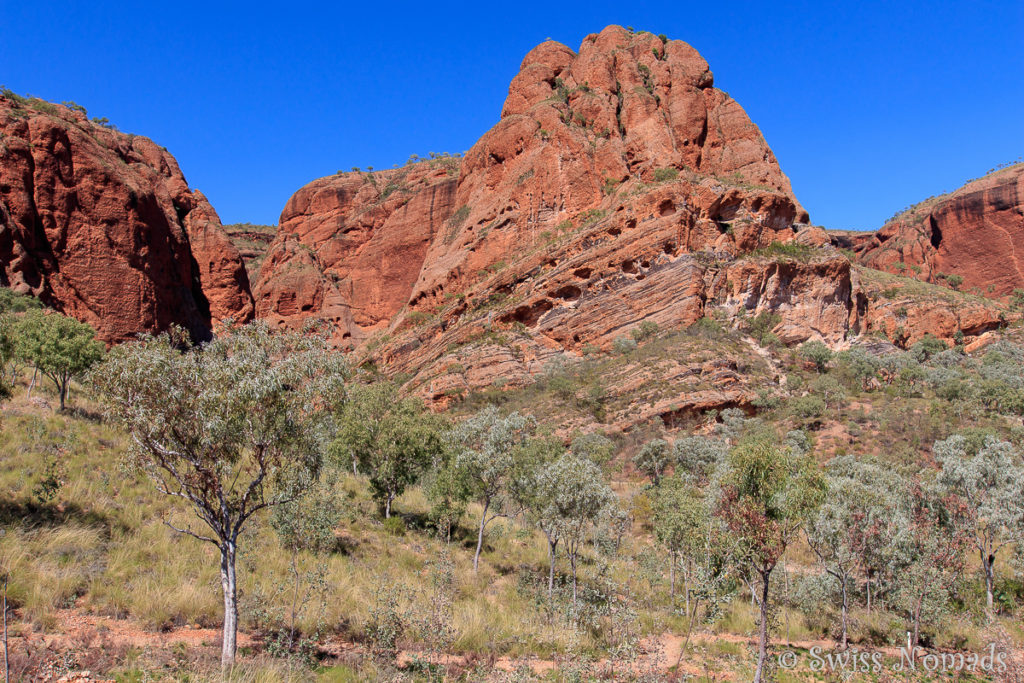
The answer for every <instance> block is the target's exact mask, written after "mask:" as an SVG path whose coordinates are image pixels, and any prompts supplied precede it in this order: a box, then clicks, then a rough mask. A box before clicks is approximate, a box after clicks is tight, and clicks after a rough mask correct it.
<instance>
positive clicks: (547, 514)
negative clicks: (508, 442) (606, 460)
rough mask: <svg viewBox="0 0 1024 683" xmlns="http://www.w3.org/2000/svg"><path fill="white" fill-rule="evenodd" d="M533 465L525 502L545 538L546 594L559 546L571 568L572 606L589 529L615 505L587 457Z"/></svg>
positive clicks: (568, 455)
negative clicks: (583, 547) (547, 579)
mask: <svg viewBox="0 0 1024 683" xmlns="http://www.w3.org/2000/svg"><path fill="white" fill-rule="evenodd" d="M534 462H535V463H536V464H535V466H534V470H533V472H532V474H531V476H530V486H529V489H528V490H527V491H526V492H525V494H526V495H525V498H524V501H525V506H526V508H527V510H528V511H529V514H530V517H531V519H532V520H533V521H534V523H535V524H537V526H538V527H539V528H540V529H541V531H542V532H543V533H544V534H545V536H546V537H547V539H548V548H549V556H548V559H549V563H550V565H549V583H548V591H549V594H550V592H551V590H552V588H553V585H552V582H551V578H552V577H553V576H554V567H555V558H556V550H557V547H558V544H559V543H562V544H564V546H565V549H566V554H567V555H568V556H569V564H570V566H571V568H572V594H573V602H574V603H575V602H576V599H577V567H578V559H579V553H580V550H581V548H582V545H583V543H584V541H585V540H586V536H587V532H588V530H589V528H590V527H591V526H592V525H593V524H594V522H595V521H596V520H597V519H599V518H600V517H601V515H602V514H603V513H604V511H605V510H606V509H608V508H609V507H611V506H612V505H613V504H614V501H615V493H614V492H613V491H612V490H611V488H610V487H609V486H608V484H607V483H605V481H604V475H603V474H602V473H601V469H600V468H599V467H598V466H597V465H596V464H594V462H593V461H591V460H589V459H587V458H583V457H580V456H578V455H575V454H573V453H571V452H569V453H564V454H562V455H561V456H558V457H557V458H553V459H551V458H539V459H537V460H535V461H534Z"/></svg>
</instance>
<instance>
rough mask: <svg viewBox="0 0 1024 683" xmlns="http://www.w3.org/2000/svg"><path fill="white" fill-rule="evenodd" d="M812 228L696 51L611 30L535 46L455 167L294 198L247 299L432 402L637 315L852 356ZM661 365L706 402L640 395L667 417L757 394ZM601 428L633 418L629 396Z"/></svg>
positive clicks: (608, 339)
mask: <svg viewBox="0 0 1024 683" xmlns="http://www.w3.org/2000/svg"><path fill="white" fill-rule="evenodd" d="M807 222H808V217H807V213H806V212H805V211H804V210H803V208H802V207H801V206H800V204H799V203H798V202H797V200H796V198H795V197H794V196H793V192H792V190H791V188H790V184H789V180H788V179H787V178H786V176H785V175H784V174H783V173H782V170H781V169H780V168H779V165H778V163H777V162H776V160H775V157H774V155H773V154H772V152H771V150H770V149H769V148H768V145H767V144H766V143H765V141H764V139H763V137H762V136H761V134H760V132H759V131H758V129H757V127H756V126H755V125H754V124H753V123H752V122H751V121H750V119H749V118H748V117H747V116H746V114H745V113H744V112H743V109H742V108H741V107H740V105H739V104H738V103H737V102H735V101H734V100H732V99H731V98H730V97H729V96H728V95H726V94H725V93H724V92H722V91H720V90H717V89H716V88H714V86H713V78H712V75H711V72H710V70H709V68H708V65H707V63H706V62H705V61H704V60H703V59H702V58H701V57H700V55H698V54H697V52H696V51H694V49H693V48H691V47H690V46H689V45H687V44H686V43H683V42H681V41H662V40H661V39H660V38H657V37H655V36H653V35H651V34H649V33H636V34H634V33H632V32H629V31H627V30H626V29H623V28H620V27H616V26H612V27H609V28H606V29H605V30H603V31H602V32H601V33H599V34H594V35H591V36H588V37H587V38H586V39H585V40H584V41H583V44H582V46H581V47H580V50H579V52H574V51H573V50H571V49H569V48H568V47H566V46H565V45H561V44H559V43H554V42H547V43H543V44H541V45H540V46H538V47H537V48H535V49H534V50H532V51H531V52H530V53H529V54H528V55H527V56H526V58H525V59H524V60H523V63H522V66H521V69H520V72H519V74H518V75H517V76H516V77H515V78H514V79H513V81H512V84H511V86H510V88H509V95H508V98H507V99H506V101H505V104H504V107H503V109H502V115H501V119H500V121H499V122H498V123H497V124H496V125H495V126H494V127H493V128H492V129H491V130H490V131H488V132H487V133H486V134H484V136H483V137H482V138H481V139H480V140H479V141H478V142H477V143H476V144H475V145H474V146H473V147H472V149H470V150H469V152H467V153H466V155H465V157H464V158H462V159H461V160H460V159H454V158H438V159H431V160H427V161H422V162H419V163H412V164H408V165H406V167H404V168H401V169H396V170H391V171H384V172H375V173H344V174H339V175H336V176H333V177H329V178H322V179H320V180H317V181H315V182H313V183H310V184H309V185H307V186H306V187H304V188H302V189H301V190H299V192H298V193H296V194H295V196H294V197H292V199H291V200H290V201H289V202H288V205H287V206H286V207H285V209H284V211H283V213H282V215H281V223H280V229H279V232H278V235H277V237H276V238H275V240H274V242H273V243H272V244H271V246H270V248H269V250H268V251H267V254H266V257H265V260H264V262H263V266H262V269H261V272H260V277H259V279H258V281H257V283H256V285H255V286H254V293H255V298H256V314H257V316H258V317H260V318H265V319H268V320H270V321H271V322H273V323H275V324H278V325H281V326H286V327H291V328H297V327H300V326H301V325H303V324H306V323H307V322H308V321H309V320H310V319H313V318H318V319H320V320H323V321H326V322H327V323H328V324H329V325H330V326H331V327H332V330H333V333H334V338H335V340H336V341H337V342H338V343H339V344H340V345H343V346H348V347H350V348H355V349H356V353H357V356H358V357H359V358H360V359H365V360H368V361H372V362H375V363H380V364H382V365H383V366H384V367H386V368H387V369H388V371H389V372H402V373H407V374H408V376H410V377H412V379H411V380H410V386H411V387H412V388H414V389H416V390H418V391H419V392H420V393H422V394H423V395H425V396H427V397H429V398H430V399H432V400H433V401H434V402H435V404H444V403H445V402H446V401H447V400H448V399H449V398H450V397H451V396H452V395H453V393H455V394H457V393H459V392H465V391H473V390H475V389H479V388H482V387H494V386H503V385H504V386H511V385H517V384H527V383H530V382H532V381H534V380H535V379H536V377H537V376H538V374H539V373H541V372H542V371H543V369H544V368H545V367H546V366H547V365H548V364H550V363H553V362H554V363H558V362H561V361H562V360H564V359H566V358H572V357H579V356H580V355H583V354H587V353H591V352H592V351H593V350H601V349H605V350H607V349H610V348H612V347H613V346H614V345H615V344H616V343H618V340H619V339H620V338H623V337H625V338H627V339H628V338H629V336H630V334H631V333H634V332H636V331H637V330H638V328H639V325H640V323H641V322H644V321H646V322H648V323H651V322H653V323H656V324H657V325H658V327H659V328H661V329H665V330H671V329H678V328H683V327H686V326H688V325H691V324H692V323H694V322H696V321H698V320H700V319H701V318H703V317H708V316H714V317H716V318H719V319H721V320H723V321H725V322H726V324H731V325H744V324H745V323H744V322H743V321H744V320H746V319H747V318H749V317H754V316H758V315H760V314H762V313H770V314H772V316H774V317H773V318H772V319H773V320H777V325H776V326H775V333H776V335H777V336H779V337H780V339H783V340H784V341H786V342H792V343H796V342H800V341H803V340H805V339H810V338H820V339H824V340H826V341H828V342H831V343H843V342H844V340H845V339H846V338H847V336H848V335H850V334H856V333H858V332H859V331H860V330H861V328H862V325H863V323H864V314H865V307H864V305H863V302H861V301H860V299H859V298H858V297H859V296H860V294H859V289H858V287H859V283H858V279H857V274H856V272H855V271H854V270H853V269H852V268H851V264H850V262H849V260H848V259H846V258H845V257H844V256H842V255H841V254H840V253H839V252H838V251H836V250H835V249H833V248H832V246H831V245H830V241H829V237H828V235H827V234H826V233H825V232H824V231H823V230H821V229H820V228H815V227H812V226H810V225H807ZM780 245H782V248H779V246H780ZM672 372H675V373H677V374H678V379H679V382H678V387H679V388H680V389H682V388H684V387H688V386H690V384H691V383H693V387H691V389H687V390H686V391H687V392H691V393H692V392H693V391H697V392H699V393H697V394H694V395H692V396H689V397H688V398H687V397H686V396H683V395H681V394H678V393H676V394H669V395H658V396H653V395H652V397H651V406H652V407H651V411H654V412H653V413H651V414H657V415H661V416H662V417H663V419H665V420H669V419H670V418H671V419H673V420H678V419H682V417H681V416H682V415H684V414H685V415H690V414H699V413H700V411H702V410H704V409H708V408H714V407H718V408H722V407H729V406H746V405H749V402H750V401H751V400H752V399H753V398H755V397H756V390H755V388H754V387H752V386H750V385H744V384H743V383H742V382H740V383H737V384H732V382H733V379H730V377H729V376H723V378H721V382H722V383H721V384H719V383H715V382H712V381H711V380H710V379H708V378H709V377H712V376H714V377H717V376H718V374H720V373H718V370H714V372H711V373H710V374H706V373H704V372H703V371H699V370H697V371H695V370H693V368H689V367H687V366H684V365H679V367H678V368H675V369H674V370H673V371H672ZM709 372H710V371H709ZM728 374H729V373H726V375H728ZM698 380H699V381H698ZM716 381H717V380H716ZM619 384H621V386H619V385H618V384H617V385H616V387H617V388H621V387H625V386H627V385H628V384H629V383H628V382H627V381H626V379H625V378H623V380H622V382H620V383H619ZM674 386H675V385H674ZM614 391H617V389H615V390H613V393H614ZM627 393H628V392H627ZM625 396H626V394H623V397H625ZM648 412H650V411H648ZM673 415H674V416H675V417H672V416H673ZM648 417H649V416H648ZM609 419H611V420H613V421H615V422H616V423H622V424H627V423H629V422H630V421H635V420H638V419H643V417H642V416H640V415H639V413H637V412H636V411H635V410H634V408H633V407H631V404H630V403H629V402H628V401H625V400H624V402H623V405H622V407H621V410H620V411H619V412H617V413H615V414H611V415H610V417H609Z"/></svg>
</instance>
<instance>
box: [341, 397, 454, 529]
mask: <svg viewBox="0 0 1024 683" xmlns="http://www.w3.org/2000/svg"><path fill="white" fill-rule="evenodd" d="M337 420H338V436H337V438H336V439H335V440H334V442H333V443H331V446H330V449H329V452H330V454H331V456H332V458H333V460H334V461H335V462H336V463H338V464H339V465H340V466H342V467H344V466H347V465H350V464H351V463H353V462H354V463H355V464H356V467H357V468H358V469H359V471H361V472H362V473H363V474H365V475H367V477H368V478H369V481H370V488H371V489H372V490H373V497H374V499H375V500H376V501H377V503H378V505H379V506H380V510H381V512H382V513H383V515H384V517H385V518H388V517H390V516H391V504H392V503H393V502H394V500H395V498H397V497H398V496H400V495H402V493H403V492H404V491H405V490H406V489H407V488H408V487H409V486H411V485H413V484H415V483H416V482H417V481H419V479H420V477H421V476H422V475H423V473H424V472H425V471H426V469H427V468H428V467H430V466H431V465H432V464H433V463H434V462H435V460H436V458H437V457H438V456H439V453H440V452H441V449H442V441H441V434H442V423H441V422H440V420H439V419H438V418H437V417H436V416H435V415H433V414H432V413H430V412H429V411H427V410H426V409H425V408H424V407H423V404H422V402H421V401H419V400H418V399H416V398H412V397H405V398H403V397H401V396H400V395H399V387H398V386H397V385H396V384H395V383H393V382H378V383H376V384H369V385H361V386H356V387H353V388H352V389H351V391H350V392H349V396H348V401H347V402H346V403H345V404H344V405H343V406H342V409H341V411H340V414H339V415H338V418H337Z"/></svg>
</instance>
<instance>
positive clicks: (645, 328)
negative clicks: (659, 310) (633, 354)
mask: <svg viewBox="0 0 1024 683" xmlns="http://www.w3.org/2000/svg"><path fill="white" fill-rule="evenodd" d="M656 334H658V323H656V322H654V321H653V320H641V321H640V324H639V325H637V326H636V327H635V328H633V330H632V331H631V332H630V335H632V337H633V339H635V340H636V341H638V342H642V341H643V340H645V339H650V338H651V337H653V336H654V335H656Z"/></svg>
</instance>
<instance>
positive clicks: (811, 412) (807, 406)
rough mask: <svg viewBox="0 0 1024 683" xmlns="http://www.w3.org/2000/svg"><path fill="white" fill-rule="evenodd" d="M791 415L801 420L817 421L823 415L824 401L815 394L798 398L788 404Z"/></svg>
mask: <svg viewBox="0 0 1024 683" xmlns="http://www.w3.org/2000/svg"><path fill="white" fill-rule="evenodd" d="M789 406H790V410H791V411H792V413H793V415H795V416H796V417H799V418H801V419H803V420H818V419H820V418H821V417H822V415H824V414H825V409H826V405H825V400H824V399H823V398H822V397H820V396H816V395H815V394H808V395H806V396H798V397H796V398H794V399H791V400H790V402H789Z"/></svg>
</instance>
